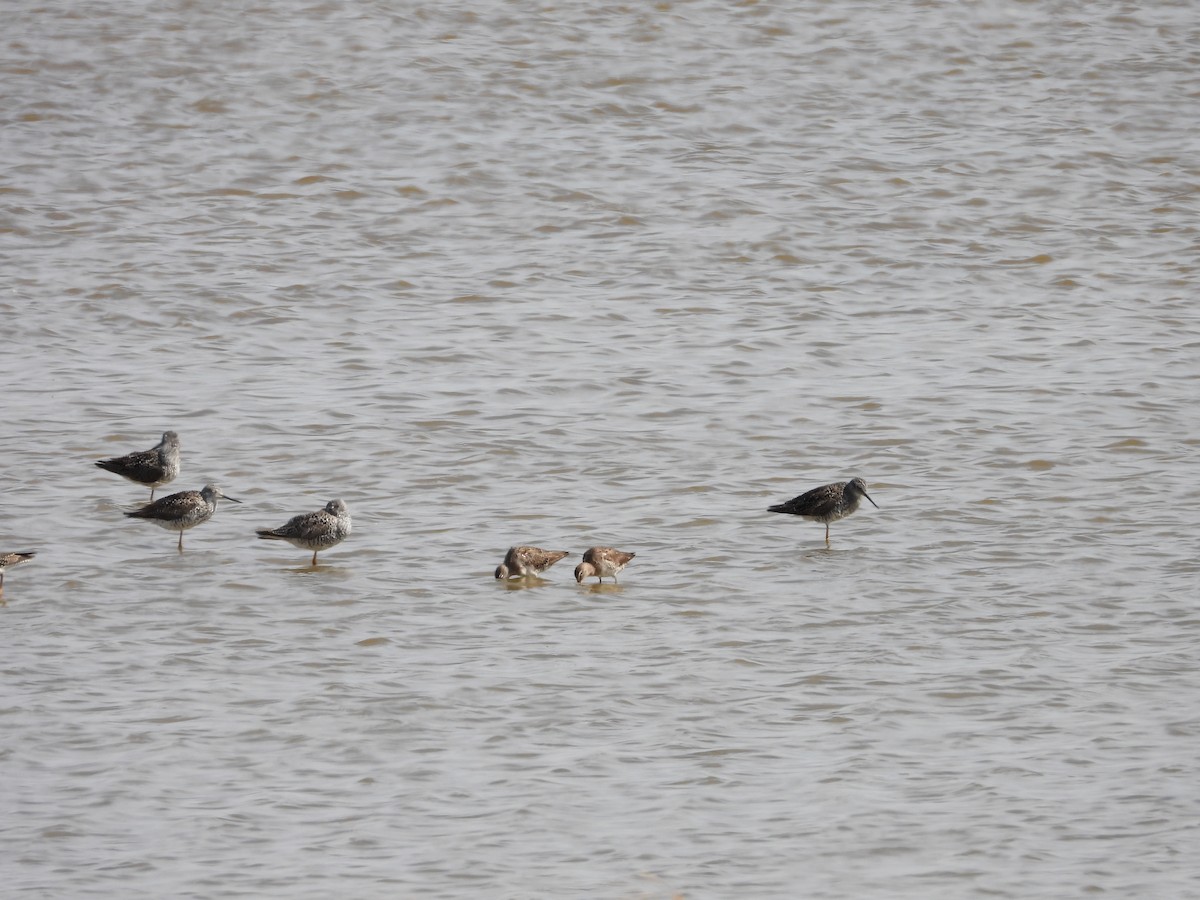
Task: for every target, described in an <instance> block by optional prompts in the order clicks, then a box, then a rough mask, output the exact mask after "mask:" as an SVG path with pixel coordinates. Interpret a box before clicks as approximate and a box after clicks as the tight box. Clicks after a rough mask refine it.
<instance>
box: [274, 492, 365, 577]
mask: <svg viewBox="0 0 1200 900" xmlns="http://www.w3.org/2000/svg"><path fill="white" fill-rule="evenodd" d="M350 530H351V525H350V510H348V509H347V508H346V504H345V503H343V502H342V501H341V500H330V501H329V502H328V503H326V504H325V508H324V509H319V510H317V511H316V512H310V513H301V514H300V515H298V516H293V517H292V518H290V519H288V521H287V522H286V524H283V525H280V526H279V527H278V528H259V529H258V530H257V531H255V532H254V533H255V534H257V535H258V536H259V537H260V538H262V539H263V540H264V541H287V542H288V543H289V544H291V545H292V546H293V547H299V548H300V549H301V550H311V551H312V552H313V558H312V564H313V565H314V566H315V565H316V564H317V554H318V553H319V552H320V551H322V550H328V549H329V548H331V547H336V546H337V545H338V544H340V543H341V542H342V541H344V540H345V539H346V538H348V537H349V536H350Z"/></svg>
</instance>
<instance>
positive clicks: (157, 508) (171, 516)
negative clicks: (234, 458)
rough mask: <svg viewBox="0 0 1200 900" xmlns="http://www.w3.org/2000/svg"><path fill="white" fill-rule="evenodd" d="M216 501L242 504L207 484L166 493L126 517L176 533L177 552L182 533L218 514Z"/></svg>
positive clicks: (180, 547) (214, 486)
mask: <svg viewBox="0 0 1200 900" xmlns="http://www.w3.org/2000/svg"><path fill="white" fill-rule="evenodd" d="M218 500H228V501H230V502H231V503H241V502H242V501H241V500H237V499H234V498H233V497H230V496H229V495H228V494H224V493H222V492H221V489H220V488H219V487H217V486H216V485H215V484H206V485H205V486H204V489H203V490H199V491H180V492H179V493H178V494H168V495H167V496H165V497H160V498H159V499H157V500H155V501H154V502H153V503H147V504H146V505H145V506H143V507H142V508H141V509H135V510H134V511H133V512H127V513H125V515H127V516H129V517H130V518H133V519H145V520H147V521H149V522H153V523H154V524H155V525H158V526H159V527H160V528H165V529H167V530H168V531H178V532H179V549H180V550H182V549H183V533H184V532H185V531H187V530H188V529H189V528H195V527H196V526H197V525H200V524H201V523H203V522H207V521H208V520H209V519H211V518H212V517H213V513H215V512H216V511H217V501H218Z"/></svg>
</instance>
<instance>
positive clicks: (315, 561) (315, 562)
mask: <svg viewBox="0 0 1200 900" xmlns="http://www.w3.org/2000/svg"><path fill="white" fill-rule="evenodd" d="M312 564H313V565H314V566H315V565H316V564H317V551H316V550H314V551H313V561H312Z"/></svg>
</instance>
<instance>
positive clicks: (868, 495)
mask: <svg viewBox="0 0 1200 900" xmlns="http://www.w3.org/2000/svg"><path fill="white" fill-rule="evenodd" d="M862 494H863V496H864V497H866V498H867V499H868V500H871V495H870V494H868V493H867V492H866V491H863V492H862ZM871 505H872V506H873V507H875V508H876V509H879V504H878V503H876V502H875V501H874V500H871Z"/></svg>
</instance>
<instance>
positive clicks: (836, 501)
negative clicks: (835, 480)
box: [767, 478, 879, 546]
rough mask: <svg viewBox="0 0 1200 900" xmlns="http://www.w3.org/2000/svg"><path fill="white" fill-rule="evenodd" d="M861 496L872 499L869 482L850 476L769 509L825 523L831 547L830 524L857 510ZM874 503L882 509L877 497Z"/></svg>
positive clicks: (826, 534) (768, 508)
mask: <svg viewBox="0 0 1200 900" xmlns="http://www.w3.org/2000/svg"><path fill="white" fill-rule="evenodd" d="M859 497H866V498H867V499H868V500H871V498H870V496H869V495H868V494H867V483H866V482H865V481H863V480H862V479H861V478H851V479H850V480H849V481H847V482H846V483H845V484H826V485H823V486H821V487H819V488H813V489H812V490H811V491H806V492H805V493H803V494H801V495H800V496H799V497H793V498H792V499H791V500H789V501H787V503H778V504H776V505H775V506H768V507H767V512H774V513H787V514H788V515H789V516H800V518H802V519H812V520H813V521H814V522H824V523H825V546H829V523H830V522H836V521H837V520H838V519H844V518H846V516H848V515H850V514H851V513H852V512H854V511H855V510H856V509H858V498H859ZM871 505H872V506H874V507H875V508H876V509H879V504H878V503H876V502H875V501H874V500H871Z"/></svg>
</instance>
